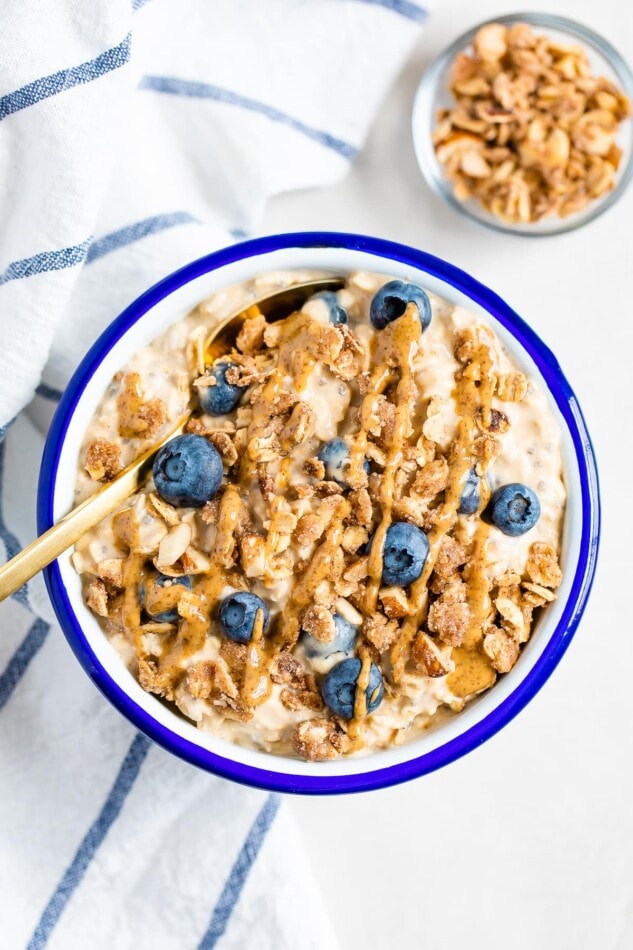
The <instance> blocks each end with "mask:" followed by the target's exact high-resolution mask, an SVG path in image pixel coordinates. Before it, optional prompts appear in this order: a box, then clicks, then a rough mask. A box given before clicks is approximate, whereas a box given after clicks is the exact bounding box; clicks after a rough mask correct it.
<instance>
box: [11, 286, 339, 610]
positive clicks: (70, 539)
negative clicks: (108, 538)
mask: <svg viewBox="0 0 633 950" xmlns="http://www.w3.org/2000/svg"><path fill="white" fill-rule="evenodd" d="M344 283H345V280H344V278H343V277H337V276H334V277H324V278H321V279H319V280H312V281H309V282H307V283H302V284H293V285H292V286H291V287H286V288H284V289H283V290H278V291H276V292H275V293H273V294H269V295H268V296H266V297H262V298H260V299H259V300H254V301H253V302H252V303H250V304H248V306H247V307H245V308H242V309H241V310H239V311H238V312H237V313H234V314H233V315H232V316H230V317H227V319H226V320H223V321H222V322H221V323H220V324H219V325H218V326H217V327H216V328H215V329H214V330H213V331H212V333H211V335H210V336H209V338H208V340H207V342H206V353H205V355H206V358H207V360H208V362H212V361H213V360H215V359H217V358H218V357H219V356H222V355H223V354H224V353H228V352H229V351H230V350H231V348H232V346H233V344H234V343H235V339H236V337H237V334H238V333H239V331H240V328H241V326H242V324H243V323H244V321H245V320H247V319H249V318H250V317H253V316H255V315H256V314H257V313H258V312H259V313H261V314H263V315H264V316H265V317H266V319H267V320H268V321H269V322H273V321H275V320H281V319H283V318H284V317H286V316H288V315H289V314H290V313H293V312H294V311H295V310H298V309H300V307H301V306H302V305H303V304H304V303H305V302H306V300H308V299H309V298H310V297H312V295H313V294H315V293H318V292H319V291H321V290H339V289H340V288H341V287H343V285H344ZM191 414H192V413H191V411H189V412H187V413H186V414H185V415H184V416H182V418H181V419H179V421H178V422H177V424H176V425H175V426H174V427H173V428H172V429H171V430H170V431H169V432H168V433H167V434H166V435H164V436H163V438H162V439H161V440H160V442H156V443H155V444H154V445H152V446H151V447H150V448H149V449H147V451H146V452H144V453H143V454H142V455H141V456H139V458H137V459H135V461H134V462H132V463H131V465H128V467H127V468H125V469H123V471H122V472H120V473H119V474H118V475H117V476H116V478H114V479H113V480H112V481H111V482H109V483H108V484H107V485H104V486H103V488H100V489H99V491H97V492H95V494H94V495H91V496H90V498H87V499H86V501H84V502H82V503H81V504H80V505H78V506H77V507H76V508H73V510H72V511H69V512H68V514H67V515H65V516H64V517H63V518H62V519H61V520H60V521H58V522H57V524H55V525H53V527H52V528H49V529H48V531H45V532H44V534H42V535H40V537H39V538H36V540H35V541H33V542H32V544H29V545H28V547H26V548H24V550H23V551H20V553H19V554H16V555H15V557H13V558H11V560H10V561H7V563H6V564H5V565H4V566H3V567H0V601H3V600H5V599H6V598H7V597H9V595H10V594H13V593H14V592H15V591H16V590H18V588H20V587H22V585H23V584H26V582H27V581H29V580H30V579H31V578H32V577H33V576H34V575H35V574H37V572H38V571H41V570H42V568H43V567H46V566H47V564H50V563H51V561H54V560H55V558H57V557H59V555H60V554H62V553H63V552H64V551H66V550H67V548H69V547H70V546H71V545H73V544H74V543H75V542H76V541H78V540H79V538H80V537H81V536H82V535H83V534H85V533H86V531H87V530H88V529H89V528H93V527H94V526H95V525H96V524H98V523H99V522H100V521H101V519H102V518H105V516H106V515H108V514H110V512H111V511H114V509H115V508H117V507H118V506H119V505H120V504H121V502H123V501H125V499H126V498H129V497H130V495H133V494H134V492H136V491H138V490H139V488H140V487H141V485H143V484H144V483H145V482H146V481H147V479H148V478H149V475H150V473H151V471H152V464H153V461H154V456H155V455H156V453H157V452H158V450H159V449H160V448H162V446H163V445H165V443H166V442H169V440H170V439H173V438H174V436H176V435H179V434H180V433H181V432H183V431H184V429H185V426H186V425H187V422H188V421H189V419H190V418H191Z"/></svg>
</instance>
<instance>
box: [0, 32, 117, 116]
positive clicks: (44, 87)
mask: <svg viewBox="0 0 633 950" xmlns="http://www.w3.org/2000/svg"><path fill="white" fill-rule="evenodd" d="M131 41H132V34H131V33H128V35H127V36H126V37H125V39H124V40H123V41H122V42H121V43H119V45H118V46H113V47H112V49H109V50H106V51H105V53H101V54H100V55H99V56H97V57H96V58H95V59H90V60H88V62H86V63H82V64H81V65H80V66H71V67H70V68H69V69H60V70H59V72H56V73H52V74H51V75H50V76H41V77H40V78H39V79H36V80H35V81H34V82H30V83H28V85H26V86H22V88H21V89H16V90H15V92H10V93H8V94H7V95H6V96H2V98H0V121H2V119H6V117H7V116H9V115H12V114H13V113H14V112H20V110H21V109H27V108H28V107H29V106H32V105H35V103H36V102H40V101H41V100H42V99H48V98H49V97H50V96H56V95H57V94H58V93H60V92H64V91H65V90H66V89H71V88H72V87H73V86H81V85H83V84H85V83H88V82H92V80H93V79H98V78H99V77H100V76H103V75H104V73H109V72H111V71H112V70H113V69H118V68H119V67H120V66H123V65H124V64H125V63H127V61H128V59H129V58H130V45H131Z"/></svg>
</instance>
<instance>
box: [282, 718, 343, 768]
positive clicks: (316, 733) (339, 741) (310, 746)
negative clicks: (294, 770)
mask: <svg viewBox="0 0 633 950" xmlns="http://www.w3.org/2000/svg"><path fill="white" fill-rule="evenodd" d="M345 738H346V737H345V735H344V733H342V732H339V730H338V729H337V727H336V725H335V724H334V723H333V722H332V721H331V720H330V719H307V720H306V721H305V722H300V723H298V725H297V726H295V729H294V732H293V734H292V745H293V748H294V750H295V752H296V753H297V755H298V756H300V758H302V759H306V760H307V761H308V762H326V761H328V760H329V759H335V758H336V757H337V756H338V755H339V753H341V752H344V751H345V745H346V742H345Z"/></svg>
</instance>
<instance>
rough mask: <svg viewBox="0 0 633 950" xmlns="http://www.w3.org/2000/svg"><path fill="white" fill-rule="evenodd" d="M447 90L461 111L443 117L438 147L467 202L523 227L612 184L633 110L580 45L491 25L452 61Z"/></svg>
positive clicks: (567, 210) (577, 205) (576, 206)
mask: <svg viewBox="0 0 633 950" xmlns="http://www.w3.org/2000/svg"><path fill="white" fill-rule="evenodd" d="M450 89H451V92H452V94H453V96H454V98H455V106H454V107H453V108H452V109H443V110H441V111H440V112H439V114H438V124H437V127H436V129H435V131H434V133H433V143H434V145H435V152H436V155H437V157H438V159H439V161H440V162H441V164H442V165H443V166H444V169H445V171H446V174H447V176H448V177H449V179H450V180H451V181H452V182H453V186H454V194H455V197H456V198H458V199H459V200H460V201H467V200H469V199H476V200H477V201H479V202H480V203H481V204H482V205H483V206H484V208H486V209H487V210H488V211H489V212H491V213H492V214H493V215H495V216H496V217H498V218H501V219H503V220H505V221H511V222H520V223H522V224H525V223H528V222H533V221H538V220H540V219H541V218H544V217H546V216H549V215H558V216H560V217H563V218H564V217H566V216H568V215H571V214H574V213H576V212H578V211H581V210H582V209H583V208H584V207H586V206H587V205H588V204H589V202H591V201H594V200H596V199H597V198H600V197H602V196H603V195H605V194H606V193H607V192H608V191H610V190H611V189H612V188H613V187H614V185H615V181H616V174H617V171H618V167H619V164H620V160H621V157H622V150H621V149H620V148H619V146H618V145H617V143H616V137H617V134H618V129H619V126H620V123H621V122H623V121H624V120H625V119H626V118H628V117H629V116H630V114H631V105H630V102H629V100H628V99H627V97H626V96H625V95H624V94H623V92H622V91H621V90H620V89H619V88H618V87H617V86H616V85H615V84H614V83H612V82H611V81H610V80H608V79H606V78H604V77H601V76H593V75H592V73H591V67H590V63H589V59H588V57H587V53H586V51H585V49H583V47H581V46H564V45H561V44H560V43H558V42H557V41H555V40H554V39H552V38H551V37H548V36H545V35H536V34H535V33H534V32H533V31H532V29H531V28H530V26H528V25H527V24H525V23H515V24H513V25H512V26H509V27H506V26H504V25H502V24H500V23H490V24H488V25H486V26H484V27H482V28H481V29H480V30H479V32H478V33H477V35H476V37H475V40H474V42H473V48H472V52H470V53H467V52H462V53H459V54H458V55H457V57H456V58H455V61H454V63H453V67H452V72H451V83H450Z"/></svg>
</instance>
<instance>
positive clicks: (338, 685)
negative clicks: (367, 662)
mask: <svg viewBox="0 0 633 950" xmlns="http://www.w3.org/2000/svg"><path fill="white" fill-rule="evenodd" d="M360 670H361V662H360V660H359V659H357V658H356V657H351V658H350V659H348V660H341V662H340V663H337V664H336V666H333V667H332V669H331V670H330V672H329V673H328V675H327V676H326V677H325V679H324V681H323V686H322V688H321V695H322V696H323V702H324V703H325V704H326V706H329V708H330V709H331V710H332V712H333V713H334V715H335V716H340V717H341V719H351V718H352V716H353V715H354V699H355V696H356V682H357V680H358V676H359V674H360ZM384 695H385V687H384V686H383V683H382V674H381V672H380V670H379V669H378V667H377V666H375V665H374V664H373V663H372V665H371V667H370V670H369V685H368V687H367V689H366V691H365V697H366V702H367V712H368V713H372V712H373V711H374V710H375V709H378V707H379V706H380V704H381V702H382V698H383V696H384Z"/></svg>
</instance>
